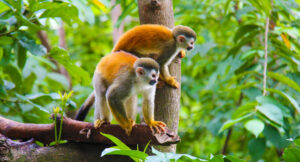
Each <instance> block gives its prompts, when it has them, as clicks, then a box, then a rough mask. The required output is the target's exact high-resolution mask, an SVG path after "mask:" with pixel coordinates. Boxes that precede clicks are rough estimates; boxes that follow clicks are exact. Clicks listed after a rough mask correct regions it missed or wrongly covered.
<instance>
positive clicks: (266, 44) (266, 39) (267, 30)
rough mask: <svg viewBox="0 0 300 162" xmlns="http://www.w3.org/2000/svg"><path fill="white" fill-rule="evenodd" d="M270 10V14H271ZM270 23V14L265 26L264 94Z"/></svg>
mask: <svg viewBox="0 0 300 162" xmlns="http://www.w3.org/2000/svg"><path fill="white" fill-rule="evenodd" d="M272 4H273V1H272V0H271V6H272ZM271 11H272V9H271V10H270V15H271ZM269 24H270V18H269V16H268V17H267V18H266V28H265V42H264V46H265V61H264V80H263V96H266V95H267V67H268V33H269Z"/></svg>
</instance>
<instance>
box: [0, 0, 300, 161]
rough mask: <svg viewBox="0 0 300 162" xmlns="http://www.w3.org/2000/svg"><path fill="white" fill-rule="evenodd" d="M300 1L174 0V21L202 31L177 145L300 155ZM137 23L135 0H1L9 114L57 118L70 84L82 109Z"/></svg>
mask: <svg viewBox="0 0 300 162" xmlns="http://www.w3.org/2000/svg"><path fill="white" fill-rule="evenodd" d="M299 5H300V1H299V0H274V1H269V0H240V1H238V0H210V1H204V0H189V1H183V0H181V1H180V0H173V7H174V16H175V25H186V26H189V27H191V28H193V29H194V30H195V31H196V33H197V36H198V37H197V42H196V47H195V49H194V50H193V51H191V52H187V56H186V57H185V58H183V59H182V90H181V110H180V122H179V135H180V136H181V142H180V143H179V144H178V145H177V152H178V153H187V154H191V155H193V156H197V157H201V158H209V157H210V155H211V154H213V155H216V154H221V153H224V154H227V155H233V156H235V157H238V158H241V159H244V160H251V161H282V160H285V161H299V159H300V149H299V146H300V141H299V140H297V138H298V137H299V135H300V125H299V124H300V123H299V112H300V107H299V101H300V73H299V70H300V66H299V65H300V37H299V34H300V30H299V27H300V19H299V18H300V8H299ZM267 17H269V18H270V26H269V32H268V42H267V45H268V58H267V65H268V68H267V82H266V85H267V88H268V89H267V94H266V95H265V96H264V95H263V77H264V75H263V69H264V60H265V59H264V47H265V45H264V39H265V28H266V27H265V26H266V18H267ZM138 24H139V18H138V7H137V1H136V0H116V1H109V0H88V1H85V0H72V1H71V0H70V1H68V0H63V1H61V0H53V1H50V0H24V1H22V0H0V114H1V116H3V117H6V118H9V119H12V120H15V121H20V122H26V123H29V122H30V123H51V122H52V121H51V120H50V119H49V117H50V114H51V113H52V112H53V108H54V107H56V106H58V105H59V103H60V97H59V95H58V92H59V91H60V92H69V91H71V90H73V91H74V93H73V95H72V97H71V100H69V102H68V109H67V110H66V114H67V115H69V116H72V115H74V112H75V110H76V109H77V108H79V107H80V105H81V104H82V103H83V102H84V100H85V99H86V97H87V96H88V95H89V93H90V92H92V86H91V78H92V75H93V72H94V68H95V66H96V64H97V62H98V61H99V60H100V58H101V57H102V56H104V55H106V54H109V53H110V51H111V49H112V47H113V42H114V41H116V40H117V38H118V37H119V36H120V34H122V33H123V32H125V31H127V30H128V29H130V28H132V27H134V26H136V25H138ZM42 30H43V32H41V31H42ZM43 41H46V43H45V42H43ZM47 42H48V43H47ZM46 44H48V45H50V46H48V49H47V48H45V45H46ZM64 48H65V50H64ZM66 71H67V72H68V74H66ZM92 114H93V111H91V112H90V113H89V116H88V118H87V119H86V121H90V122H91V121H92V120H93V117H92V116H93V115H92ZM226 141H227V144H225V143H226Z"/></svg>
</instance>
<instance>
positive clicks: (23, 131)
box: [0, 117, 180, 145]
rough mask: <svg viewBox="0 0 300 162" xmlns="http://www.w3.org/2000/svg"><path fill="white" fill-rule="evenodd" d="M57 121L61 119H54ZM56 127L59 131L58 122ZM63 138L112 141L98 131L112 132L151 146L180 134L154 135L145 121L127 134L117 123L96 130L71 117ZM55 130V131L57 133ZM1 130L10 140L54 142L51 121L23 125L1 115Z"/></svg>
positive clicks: (172, 140) (129, 141)
mask: <svg viewBox="0 0 300 162" xmlns="http://www.w3.org/2000/svg"><path fill="white" fill-rule="evenodd" d="M56 122H57V123H59V122H60V120H57V121H56ZM57 125H58V128H57V130H58V131H59V124H57ZM62 127H63V128H62V136H61V139H62V140H70V141H77V142H87V143H103V144H113V143H112V142H111V141H110V140H109V139H107V138H106V137H104V136H102V135H101V134H100V132H103V133H107V134H111V135H113V136H115V137H117V138H118V139H120V140H121V141H123V142H124V143H125V144H128V145H134V144H147V143H148V142H149V141H150V140H151V143H150V144H153V145H169V144H174V143H178V142H179V141H180V139H179V136H178V135H176V133H174V132H172V131H170V130H168V129H167V131H166V133H163V134H157V133H156V134H153V133H152V131H151V130H150V128H149V127H148V126H147V125H145V124H138V125H135V126H134V127H133V128H132V134H131V135H130V136H127V135H126V134H125V131H124V130H123V129H122V128H121V127H120V126H119V125H103V126H102V127H101V128H99V129H95V128H94V127H93V124H92V123H87V122H80V121H76V120H72V119H70V118H64V119H63V126H62ZM58 131H57V132H58ZM0 133H1V134H3V135H5V136H6V137H8V138H11V139H23V140H28V139H31V138H33V139H35V140H38V141H40V142H42V143H44V144H49V143H50V142H52V141H54V140H55V139H54V124H24V123H19V122H15V121H12V120H9V119H6V118H3V117H0Z"/></svg>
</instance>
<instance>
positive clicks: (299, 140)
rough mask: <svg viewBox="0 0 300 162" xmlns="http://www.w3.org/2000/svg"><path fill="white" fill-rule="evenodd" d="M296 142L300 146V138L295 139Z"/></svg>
mask: <svg viewBox="0 0 300 162" xmlns="http://www.w3.org/2000/svg"><path fill="white" fill-rule="evenodd" d="M294 143H295V145H296V146H298V147H300V139H295V140H294Z"/></svg>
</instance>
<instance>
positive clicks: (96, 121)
mask: <svg viewBox="0 0 300 162" xmlns="http://www.w3.org/2000/svg"><path fill="white" fill-rule="evenodd" d="M103 124H110V122H108V121H105V120H100V119H97V120H95V121H94V127H95V128H100V127H101V126H102V125H103Z"/></svg>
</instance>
